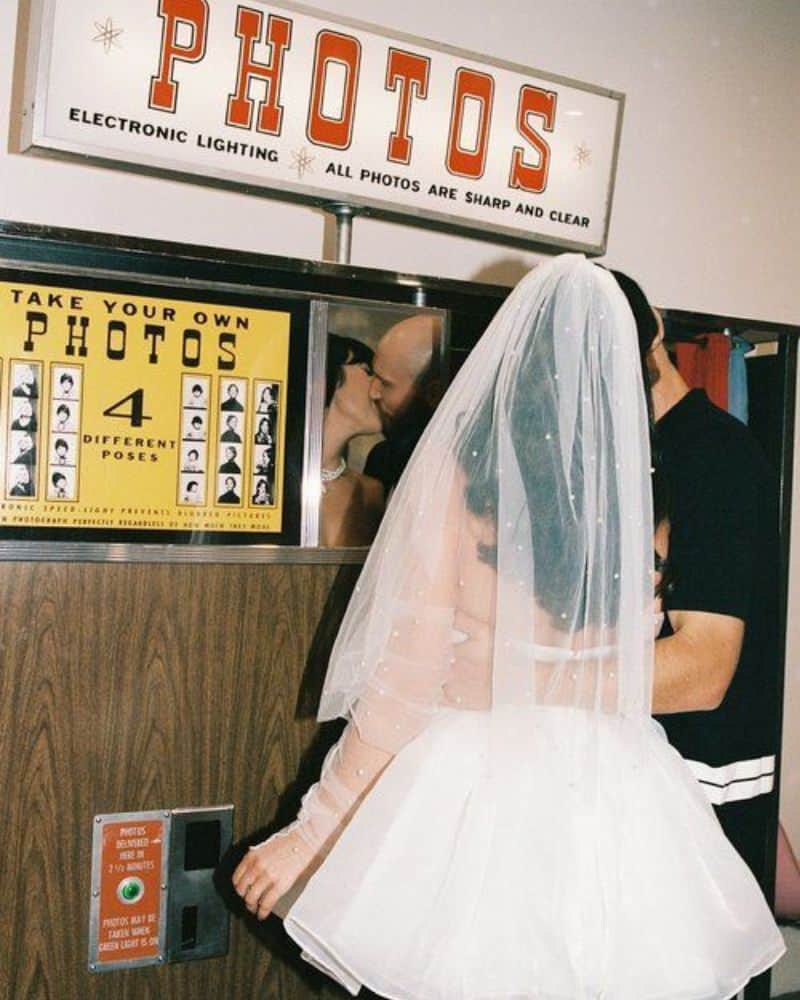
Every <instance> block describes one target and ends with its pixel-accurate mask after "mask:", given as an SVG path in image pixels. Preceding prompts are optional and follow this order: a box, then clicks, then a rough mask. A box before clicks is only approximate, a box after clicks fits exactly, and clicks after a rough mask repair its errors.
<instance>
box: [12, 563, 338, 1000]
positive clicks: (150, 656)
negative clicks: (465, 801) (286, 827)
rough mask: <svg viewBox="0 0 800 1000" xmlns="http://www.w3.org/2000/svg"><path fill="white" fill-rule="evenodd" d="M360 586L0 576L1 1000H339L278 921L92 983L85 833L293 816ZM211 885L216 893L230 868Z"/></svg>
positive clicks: (273, 571)
mask: <svg viewBox="0 0 800 1000" xmlns="http://www.w3.org/2000/svg"><path fill="white" fill-rule="evenodd" d="M356 573H357V568H354V567H346V568H344V567H343V568H338V567H332V566H235V565H223V566H200V565H198V566H186V565H181V566H164V565H117V564H48V563H36V564H20V563H4V564H0V608H2V611H1V612H0V763H1V764H2V770H0V791H2V801H3V804H4V819H5V823H4V828H5V836H4V838H3V842H2V848H1V849H0V926H2V933H0V990H4V993H3V994H2V995H4V996H7V997H9V998H12V1000H34V998H35V1000H87V998H89V1000H148V998H154V1000H155V998H169V1000H201V998H202V1000H205V998H212V997H213V998H218V1000H224V998H228V997H231V998H233V997H235V998H237V1000H240V998H241V1000H244V998H250V997H253V998H255V997H264V998H275V1000H278V998H281V1000H282V998H286V1000H295V998H298V1000H299V998H303V997H309V996H315V995H321V994H323V993H324V995H326V996H331V995H333V993H334V992H336V991H331V990H330V989H329V988H328V987H326V986H323V982H322V979H321V977H319V976H317V975H316V974H314V973H312V972H311V971H309V970H307V969H306V968H305V967H304V963H301V962H300V961H299V959H298V958H297V956H296V954H295V950H294V948H293V946H291V945H290V944H289V943H288V942H287V941H286V940H285V937H284V935H283V932H282V929H281V927H280V924H278V922H277V921H275V920H271V921H268V922H267V924H266V925H263V926H260V925H255V923H254V922H253V921H251V920H250V919H249V918H246V919H245V918H244V917H242V916H238V917H235V918H234V919H233V921H232V934H231V948H230V952H229V954H228V955H227V957H225V958H221V959H212V960H210V961H205V962H194V963H187V964H184V965H170V966H166V967H150V968H147V969H141V970H135V971H126V972H112V973H105V974H103V975H92V974H91V973H89V972H88V971H87V947H88V944H87V941H88V915H89V896H90V877H91V837H92V818H93V816H94V815H95V813H98V812H121V811H126V810H142V809H155V808H172V807H177V806H189V805H215V804H219V803H226V802H231V803H233V804H234V805H235V807H236V812H235V831H236V834H235V835H236V837H242V836H244V835H246V834H249V833H251V832H253V831H255V830H257V829H258V828H259V827H263V826H264V825H265V824H271V822H272V821H273V820H274V819H275V817H276V815H277V814H278V813H280V814H281V815H282V816H284V817H288V816H289V815H290V814H291V812H292V810H293V809H294V808H295V807H296V803H297V800H298V797H299V793H300V792H301V791H302V788H303V777H302V775H303V774H305V775H306V781H308V780H310V776H311V775H312V774H313V771H314V768H315V766H317V765H318V761H319V759H320V757H321V755H322V754H323V753H324V750H325V748H326V746H327V745H328V744H329V743H330V741H331V740H332V739H333V738H335V735H336V727H323V728H322V730H319V729H318V728H317V726H316V724H315V722H314V718H313V712H314V708H315V704H316V699H317V696H318V693H319V687H320V684H321V681H322V677H323V676H324V671H325V666H326V661H327V654H328V651H329V648H330V643H331V641H332V638H333V636H334V635H335V631H336V627H337V625H338V622H339V620H340V617H341V613H342V611H343V607H344V604H345V602H346V599H347V597H348V596H349V592H350V589H351V588H352V584H353V582H354V578H355V575H356ZM301 762H302V764H303V765H304V767H300V772H301V779H300V781H299V782H298V780H297V775H298V767H299V766H300V764H301ZM234 863H235V859H234V858H231V859H229V864H228V867H230V866H232V865H233V864H234ZM219 881H220V886H221V887H223V888H224V887H225V885H226V877H225V874H224V871H223V872H221V873H220V879H219Z"/></svg>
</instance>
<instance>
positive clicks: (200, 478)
mask: <svg viewBox="0 0 800 1000" xmlns="http://www.w3.org/2000/svg"><path fill="white" fill-rule="evenodd" d="M205 502H206V477H205V474H204V473H202V472H182V473H181V490H180V496H179V497H178V503H180V504H191V505H192V506H197V505H198V504H204V503H205Z"/></svg>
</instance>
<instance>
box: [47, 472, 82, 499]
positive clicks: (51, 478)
mask: <svg viewBox="0 0 800 1000" xmlns="http://www.w3.org/2000/svg"><path fill="white" fill-rule="evenodd" d="M47 499H48V500H75V499H76V492H75V469H67V468H63V469H61V468H58V467H57V466H50V467H49V468H48V470H47Z"/></svg>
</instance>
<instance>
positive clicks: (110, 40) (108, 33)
mask: <svg viewBox="0 0 800 1000" xmlns="http://www.w3.org/2000/svg"><path fill="white" fill-rule="evenodd" d="M94 26H95V28H97V34H96V35H95V36H94V38H93V39H92V41H93V42H102V43H103V50H104V51H105V54H106V55H108V53H109V52H110V51H111V49H112V47H113V46H115V45H116V46H117V48H122V46H121V45H120V44H119V42H118V41H117V39H118V38H119V36H120V35H121V34H122V33H123V31H124V30H125V29H124V28H115V27H114V22H113V21H112V20H111V18H110V17H107V18H106V21H105V24H101V23H100V22H99V21H95V22H94Z"/></svg>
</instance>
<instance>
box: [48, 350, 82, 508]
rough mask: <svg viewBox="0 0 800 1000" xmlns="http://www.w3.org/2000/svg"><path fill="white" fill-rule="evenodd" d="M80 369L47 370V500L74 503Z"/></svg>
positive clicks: (80, 387)
mask: <svg viewBox="0 0 800 1000" xmlns="http://www.w3.org/2000/svg"><path fill="white" fill-rule="evenodd" d="M82 392H83V368H82V367H81V366H80V365H53V367H52V368H51V370H50V413H51V414H52V418H51V420H50V431H49V436H48V454H47V483H46V487H47V488H46V491H45V493H46V496H47V499H48V500H77V499H78V474H77V470H78V468H79V461H78V459H79V457H80V440H81V439H80V434H79V433H78V431H79V430H80V425H81V396H82Z"/></svg>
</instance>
